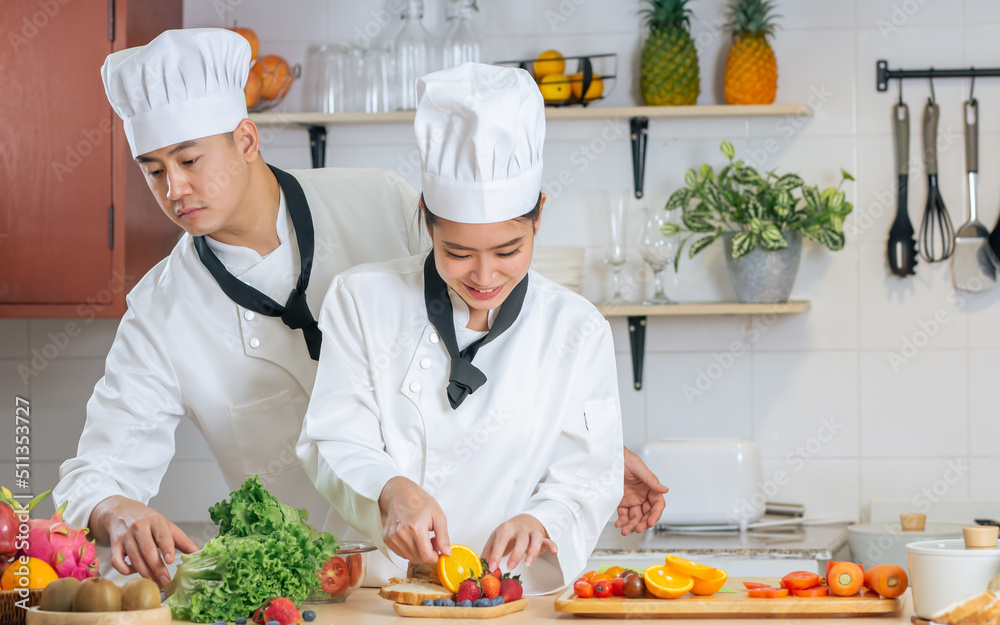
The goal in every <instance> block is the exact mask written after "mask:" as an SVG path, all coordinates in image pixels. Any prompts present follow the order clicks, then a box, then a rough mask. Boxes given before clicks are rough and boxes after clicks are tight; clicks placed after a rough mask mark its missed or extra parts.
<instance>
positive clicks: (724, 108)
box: [250, 104, 812, 126]
mask: <svg viewBox="0 0 1000 625" xmlns="http://www.w3.org/2000/svg"><path fill="white" fill-rule="evenodd" d="M782 115H794V116H799V117H812V109H811V108H810V107H808V106H805V105H802V104H766V105H745V106H734V105H729V104H706V105H696V106H615V107H611V106H609V107H600V106H586V107H584V106H567V107H549V108H546V109H545V118H546V119H549V120H557V119H571V120H572V119H607V118H609V117H648V118H650V119H662V118H685V117H688V118H690V117H709V118H710V117H780V116H782ZM413 116H414V112H413V111H393V112H391V113H251V114H250V119H251V120H253V122H254V123H255V124H259V125H262V126H287V125H292V124H301V125H304V126H343V125H355V124H405V123H413Z"/></svg>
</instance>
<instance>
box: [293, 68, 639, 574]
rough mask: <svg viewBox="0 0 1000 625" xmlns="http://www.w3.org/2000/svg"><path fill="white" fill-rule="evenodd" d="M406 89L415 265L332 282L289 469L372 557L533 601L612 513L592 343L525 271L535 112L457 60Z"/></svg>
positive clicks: (556, 296) (594, 319)
mask: <svg viewBox="0 0 1000 625" xmlns="http://www.w3.org/2000/svg"><path fill="white" fill-rule="evenodd" d="M418 91H419V95H420V100H419V104H418V106H417V113H416V120H415V123H414V125H415V129H416V135H417V143H418V150H419V152H420V158H421V164H422V184H423V201H422V202H421V211H422V213H423V216H424V218H425V220H426V225H427V230H428V232H429V233H430V235H431V238H432V239H433V250H432V251H431V253H430V254H427V255H421V256H417V257H411V258H407V259H402V260H398V261H394V262H390V263H379V264H371V265H365V266H360V267H356V268H355V269H353V270H350V271H347V272H345V273H343V274H341V275H340V276H338V277H337V278H335V279H334V282H333V284H332V286H331V290H330V292H329V293H328V294H327V297H326V299H325V300H324V304H323V309H322V312H321V313H320V320H319V323H320V328H321V329H322V330H323V333H324V338H323V350H322V354H321V356H320V363H319V369H318V372H317V378H316V386H315V388H314V390H313V396H312V400H311V401H310V404H309V408H308V409H307V411H306V417H305V422H304V426H303V431H302V436H301V437H300V439H299V443H298V447H297V452H298V454H299V457H300V458H301V459H302V462H303V467H304V468H305V470H306V472H307V473H308V474H309V475H310V477H312V479H313V481H314V483H315V484H316V486H317V488H318V490H319V491H320V492H321V493H323V494H324V495H325V496H326V497H327V498H328V499H329V500H330V501H331V502H332V503H333V504H334V506H335V507H336V508H337V510H338V511H339V512H340V513H341V514H342V515H343V516H344V518H345V519H346V520H347V521H348V522H349V523H351V525H353V526H354V527H355V528H356V529H357V530H359V531H361V532H362V533H363V534H365V535H367V536H368V537H369V538H370V539H372V540H373V541H375V542H376V543H378V544H379V546H380V547H383V551H385V549H384V548H388V550H390V551H392V552H393V553H395V554H396V555H397V556H399V558H401V559H402V560H410V561H414V562H434V561H436V560H437V557H438V552H443V553H449V549H450V540H451V539H455V541H456V542H461V543H464V544H467V545H469V546H471V547H472V548H473V549H476V550H481V551H480V553H481V555H482V556H483V558H485V559H486V561H487V563H488V564H489V566H490V568H494V567H495V566H496V565H498V564H500V563H501V560H503V559H504V557H506V560H505V561H504V562H503V563H504V564H505V565H506V567H507V568H509V569H517V570H518V572H521V573H522V579H523V581H524V582H525V592H528V593H542V592H548V591H551V590H554V589H556V588H558V587H560V586H562V585H564V584H565V583H567V582H568V581H570V580H572V579H573V578H574V577H575V576H576V575H578V574H579V573H580V572H581V571H582V570H583V567H584V565H585V563H586V560H587V558H588V557H589V555H590V553H591V551H592V550H593V548H594V545H595V543H596V541H597V538H598V535H599V534H600V532H601V530H602V529H603V528H604V525H605V523H606V522H607V520H608V519H609V517H610V516H611V515H612V513H614V511H615V508H616V505H617V503H618V501H619V499H620V498H621V496H622V477H623V458H622V430H621V411H620V406H619V400H618V385H617V376H616V373H615V357H614V350H613V346H612V341H611V331H610V328H609V326H608V323H607V322H606V321H605V320H604V318H603V317H602V316H601V315H600V313H599V312H598V311H597V310H596V309H595V308H594V306H593V305H591V304H590V303H589V302H588V301H587V300H585V299H584V298H582V297H580V296H579V295H577V294H575V293H573V292H571V291H569V290H567V289H565V288H563V287H561V286H559V285H557V284H555V283H553V282H551V281H549V280H547V279H546V278H544V277H542V276H540V275H539V274H537V273H534V272H532V271H529V265H530V262H531V254H532V247H533V238H534V235H535V233H536V232H537V231H538V226H539V217H540V213H541V210H542V207H543V205H544V203H545V196H544V194H542V193H540V189H541V184H542V147H543V142H544V138H545V112H544V105H543V102H542V97H541V95H540V93H539V91H538V87H537V86H536V85H535V83H534V81H533V80H532V79H531V77H530V76H529V75H528V73H527V72H525V71H524V70H520V69H513V68H500V67H495V66H489V65H480V64H474V63H466V64H464V65H461V66H459V67H456V68H454V69H450V70H446V71H442V72H437V73H434V74H430V75H428V76H425V77H424V78H423V79H421V80H420V81H419V82H418ZM334 329H336V331H334ZM522 559H523V560H524V562H523V565H521V564H520V562H521V560H522ZM395 561H396V562H398V560H395ZM401 566H404V567H405V564H402V565H401ZM373 568H374V567H373ZM383 570H384V569H383ZM395 574H396V575H399V572H396V573H395Z"/></svg>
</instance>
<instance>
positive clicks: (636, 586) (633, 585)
mask: <svg viewBox="0 0 1000 625" xmlns="http://www.w3.org/2000/svg"><path fill="white" fill-rule="evenodd" d="M624 591H625V596H626V597H629V598H630V599H638V598H640V597H642V596H643V595H644V594H646V582H644V581H642V578H641V577H639V576H638V575H629V576H628V577H626V578H625V588H624Z"/></svg>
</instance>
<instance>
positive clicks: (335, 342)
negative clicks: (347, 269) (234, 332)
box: [295, 276, 399, 555]
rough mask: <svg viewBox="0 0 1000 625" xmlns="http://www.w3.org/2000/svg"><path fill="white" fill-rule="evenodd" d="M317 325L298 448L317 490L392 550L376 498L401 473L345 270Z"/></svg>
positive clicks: (358, 527) (357, 526) (366, 338)
mask: <svg viewBox="0 0 1000 625" xmlns="http://www.w3.org/2000/svg"><path fill="white" fill-rule="evenodd" d="M319 327H320V329H321V330H322V331H323V347H322V350H321V353H320V359H319V367H318V369H317V372H316V384H315V386H314V387H313V394H312V398H311V399H310V400H309V408H308V409H307V410H306V416H305V419H304V420H303V424H302V434H301V435H300V437H299V442H298V445H297V446H296V448H295V451H296V453H297V454H298V456H299V459H300V460H301V462H302V467H303V468H304V469H305V471H306V474H307V475H308V476H309V478H310V479H311V480H312V481H313V484H314V485H315V486H316V489H317V490H318V491H319V492H320V493H322V494H323V496H324V497H326V498H327V500H328V501H329V502H330V503H331V504H333V506H334V507H335V508H336V509H337V512H339V513H340V515H341V516H342V517H343V518H344V520H345V521H347V522H348V523H350V524H351V526H352V527H353V528H354V529H356V530H357V531H359V532H361V533H362V534H364V535H365V536H367V537H368V538H369V539H370V540H371V541H372V542H373V543H375V544H376V545H377V546H378V547H379V549H381V550H382V551H383V553H386V555H388V552H387V550H386V547H385V543H384V542H383V540H382V515H381V512H380V510H379V505H378V499H379V496H380V495H381V494H382V489H383V488H384V487H385V484H386V482H388V481H389V480H390V479H391V478H393V477H395V476H397V475H399V471H398V469H397V467H396V463H395V462H394V461H393V459H392V458H391V457H390V456H389V454H388V453H387V452H386V449H385V441H384V440H383V438H382V428H381V422H380V416H381V415H380V412H379V406H378V403H377V400H376V395H375V388H374V380H373V378H372V373H371V371H372V368H371V363H370V362H369V357H368V353H367V351H366V349H365V345H366V344H368V343H369V342H370V341H371V337H370V336H369V335H368V333H367V332H366V331H365V328H364V326H363V324H362V322H361V319H360V315H359V312H358V309H357V305H356V303H355V301H354V299H353V297H352V296H351V294H350V292H349V291H348V289H346V288H345V286H344V281H343V278H342V277H341V276H337V277H336V278H334V280H333V284H332V285H331V287H330V291H329V293H328V294H327V296H326V299H325V301H324V302H323V308H322V310H321V311H320V318H319Z"/></svg>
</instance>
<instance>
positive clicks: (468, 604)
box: [457, 599, 472, 608]
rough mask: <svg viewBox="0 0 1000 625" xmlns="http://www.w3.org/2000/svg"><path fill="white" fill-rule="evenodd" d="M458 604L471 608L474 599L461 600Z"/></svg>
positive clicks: (461, 606)
mask: <svg viewBox="0 0 1000 625" xmlns="http://www.w3.org/2000/svg"><path fill="white" fill-rule="evenodd" d="M457 605H458V607H460V608H471V607H472V601H471V600H470V599H466V600H465V601H459V602H458V604H457Z"/></svg>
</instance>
